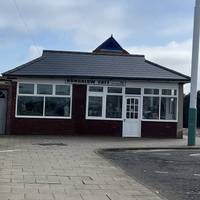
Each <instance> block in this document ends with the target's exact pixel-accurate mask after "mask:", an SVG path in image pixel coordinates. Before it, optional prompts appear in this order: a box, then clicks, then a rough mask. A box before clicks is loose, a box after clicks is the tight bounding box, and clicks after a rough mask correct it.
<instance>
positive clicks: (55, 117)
mask: <svg viewBox="0 0 200 200" xmlns="http://www.w3.org/2000/svg"><path fill="white" fill-rule="evenodd" d="M30 83H31V84H34V93H33V94H20V93H19V84H30ZM37 84H50V85H52V86H53V91H52V95H49V94H37ZM56 85H68V86H70V94H69V95H56V94H55V90H56ZM72 92H73V91H72V84H65V83H59V82H58V83H56V82H55V83H51V82H33V81H32V82H28V81H27V82H26V81H20V82H17V93H16V102H15V117H16V118H40V119H43V118H44V119H71V118H72ZM19 96H31V97H43V98H44V104H43V116H35V115H32V116H31V115H29V116H27V115H18V114H17V107H18V97H19ZM46 97H62V98H70V115H69V116H45V103H46V101H45V98H46Z"/></svg>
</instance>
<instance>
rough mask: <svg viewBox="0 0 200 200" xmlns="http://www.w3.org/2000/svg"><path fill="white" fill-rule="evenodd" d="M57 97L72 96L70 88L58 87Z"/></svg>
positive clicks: (65, 86)
mask: <svg viewBox="0 0 200 200" xmlns="http://www.w3.org/2000/svg"><path fill="white" fill-rule="evenodd" d="M56 95H70V86H69V85H56Z"/></svg>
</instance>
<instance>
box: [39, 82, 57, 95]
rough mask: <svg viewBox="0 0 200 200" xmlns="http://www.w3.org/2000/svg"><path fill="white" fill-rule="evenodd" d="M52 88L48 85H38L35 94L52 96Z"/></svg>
mask: <svg viewBox="0 0 200 200" xmlns="http://www.w3.org/2000/svg"><path fill="white" fill-rule="evenodd" d="M52 91H53V87H52V85H49V84H38V85H37V93H38V94H52Z"/></svg>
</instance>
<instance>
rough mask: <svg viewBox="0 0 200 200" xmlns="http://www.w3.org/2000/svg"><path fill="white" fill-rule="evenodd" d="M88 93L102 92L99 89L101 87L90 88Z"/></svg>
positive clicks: (101, 88)
mask: <svg viewBox="0 0 200 200" xmlns="http://www.w3.org/2000/svg"><path fill="white" fill-rule="evenodd" d="M89 91H90V92H103V87H101V86H90V87H89Z"/></svg>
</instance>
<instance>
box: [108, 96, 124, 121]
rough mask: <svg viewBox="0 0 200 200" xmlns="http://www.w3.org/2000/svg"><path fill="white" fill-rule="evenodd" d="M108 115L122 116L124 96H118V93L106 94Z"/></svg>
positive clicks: (113, 116)
mask: <svg viewBox="0 0 200 200" xmlns="http://www.w3.org/2000/svg"><path fill="white" fill-rule="evenodd" d="M106 117H107V118H121V117H122V96H116V95H107V96H106Z"/></svg>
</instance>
